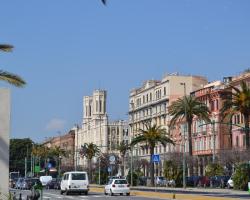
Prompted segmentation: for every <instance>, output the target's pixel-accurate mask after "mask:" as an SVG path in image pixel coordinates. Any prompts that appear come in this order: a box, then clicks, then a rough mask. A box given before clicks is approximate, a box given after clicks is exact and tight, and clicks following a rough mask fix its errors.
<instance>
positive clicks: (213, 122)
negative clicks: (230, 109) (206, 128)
mask: <svg viewBox="0 0 250 200" xmlns="http://www.w3.org/2000/svg"><path fill="white" fill-rule="evenodd" d="M212 134H213V163H215V121H214V120H213V121H212Z"/></svg>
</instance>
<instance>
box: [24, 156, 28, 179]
mask: <svg viewBox="0 0 250 200" xmlns="http://www.w3.org/2000/svg"><path fill="white" fill-rule="evenodd" d="M24 162H25V178H27V157H25V161H24Z"/></svg>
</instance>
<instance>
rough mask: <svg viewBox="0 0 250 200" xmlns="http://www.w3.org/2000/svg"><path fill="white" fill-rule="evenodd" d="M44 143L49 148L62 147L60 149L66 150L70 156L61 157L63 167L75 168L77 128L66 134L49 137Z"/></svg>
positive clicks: (66, 168)
mask: <svg viewBox="0 0 250 200" xmlns="http://www.w3.org/2000/svg"><path fill="white" fill-rule="evenodd" d="M43 145H44V146H47V147H48V148H54V147H60V149H63V150H65V151H66V152H67V154H68V155H69V156H67V157H62V158H61V169H62V170H73V169H74V163H75V160H74V153H75V130H70V131H69V132H68V133H66V134H64V135H59V136H56V137H52V138H49V139H47V140H46V141H45V142H44V143H43Z"/></svg>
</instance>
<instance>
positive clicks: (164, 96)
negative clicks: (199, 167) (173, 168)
mask: <svg viewBox="0 0 250 200" xmlns="http://www.w3.org/2000/svg"><path fill="white" fill-rule="evenodd" d="M206 84H207V79H206V78H205V77H201V76H184V75H179V74H178V73H174V74H167V75H165V76H164V77H163V79H162V80H148V81H145V82H144V83H143V85H142V87H140V88H137V89H133V90H131V92H130V95H129V126H130V137H131V138H133V137H135V136H136V135H137V134H138V130H139V129H144V128H145V122H150V123H151V124H157V125H161V126H162V127H163V128H165V129H166V130H167V132H168V131H169V122H170V116H169V114H168V107H169V106H170V105H171V103H172V102H173V101H175V100H177V99H178V98H180V97H183V96H184V95H185V94H190V93H191V92H192V91H195V90H198V89H200V88H202V87H203V86H204V85H206ZM178 134H179V133H178ZM172 137H173V138H174V139H178V138H177V136H175V135H172ZM176 148H179V149H180V147H178V145H176V146H173V145H168V146H167V147H163V146H162V145H160V144H159V145H157V146H156V147H155V153H156V154H160V157H161V162H160V163H159V165H157V166H156V168H155V173H156V175H162V173H163V170H162V169H163V162H164V160H166V159H167V156H168V153H169V152H174V151H176ZM133 155H136V157H138V158H139V159H147V160H150V157H149V149H148V148H147V147H145V146H143V145H139V146H137V147H135V148H134V152H133ZM146 175H148V169H146Z"/></svg>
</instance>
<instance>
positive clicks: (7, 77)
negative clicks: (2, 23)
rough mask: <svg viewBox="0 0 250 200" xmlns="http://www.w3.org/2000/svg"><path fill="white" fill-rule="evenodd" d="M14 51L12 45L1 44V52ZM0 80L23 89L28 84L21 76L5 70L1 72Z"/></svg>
mask: <svg viewBox="0 0 250 200" xmlns="http://www.w3.org/2000/svg"><path fill="white" fill-rule="evenodd" d="M12 49H13V46H12V45H9V44H0V51H3V52H10V51H12ZM0 80H2V81H6V82H8V83H10V84H12V85H14V86H16V87H23V86H24V85H25V84H26V82H25V81H24V80H23V79H22V78H21V77H20V76H18V75H16V74H12V73H9V72H7V71H3V70H0Z"/></svg>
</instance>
